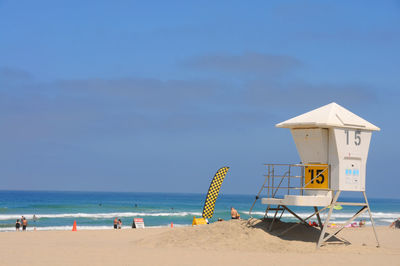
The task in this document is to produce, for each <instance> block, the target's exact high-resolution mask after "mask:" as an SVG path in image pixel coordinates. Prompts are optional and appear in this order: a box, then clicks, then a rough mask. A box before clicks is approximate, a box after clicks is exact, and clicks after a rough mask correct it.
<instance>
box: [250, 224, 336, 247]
mask: <svg viewBox="0 0 400 266" xmlns="http://www.w3.org/2000/svg"><path fill="white" fill-rule="evenodd" d="M271 222H272V219H262V220H260V219H254V218H252V219H249V220H248V221H247V226H248V227H252V228H256V229H261V230H263V231H265V232H266V233H268V234H270V235H273V236H277V237H279V238H281V239H284V240H290V241H304V242H314V243H317V242H318V240H319V237H320V234H321V230H320V228H319V227H310V226H308V225H305V224H298V225H297V226H296V227H294V228H293V229H291V230H290V231H288V232H286V233H285V234H282V232H284V231H285V230H286V229H288V228H290V227H291V226H293V225H295V224H297V223H286V222H282V221H280V220H275V222H274V224H273V227H272V230H271V231H269V228H270V225H271ZM326 236H328V234H327V233H325V237H326ZM327 242H329V243H332V244H334V243H338V244H339V243H340V244H344V242H343V240H341V239H339V238H337V237H335V236H333V237H331V238H330V239H329V240H328V241H327Z"/></svg>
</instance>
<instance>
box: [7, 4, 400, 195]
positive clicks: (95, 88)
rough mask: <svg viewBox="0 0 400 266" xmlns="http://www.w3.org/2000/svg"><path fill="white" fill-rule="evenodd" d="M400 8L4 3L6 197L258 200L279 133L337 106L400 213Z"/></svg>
mask: <svg viewBox="0 0 400 266" xmlns="http://www.w3.org/2000/svg"><path fill="white" fill-rule="evenodd" d="M399 25H400V2H399V1H379V2H377V1H351V2H349V1H251V2H244V1H218V3H215V1H208V2H201V3H195V2H189V1H146V2H145V3H144V2H143V1H64V2H63V3H61V2H60V1H4V0H0V29H1V31H0V161H1V171H0V174H1V176H2V186H1V189H24V190H53V189H54V190H101V191H162V192H199V193H205V192H206V191H207V189H208V185H209V182H210V180H211V178H212V176H213V175H214V173H215V172H216V170H217V169H218V168H219V167H221V166H225V165H227V166H230V167H231V169H230V171H229V173H228V176H227V178H226V181H225V183H224V185H223V187H222V192H223V193H231V194H256V193H257V191H258V189H259V187H260V185H261V184H262V182H263V174H264V168H263V163H296V162H298V161H299V160H300V159H299V157H298V154H297V151H296V148H295V145H294V142H293V140H292V137H291V135H290V132H289V130H287V129H279V128H275V127H274V125H275V124H276V123H279V122H281V121H283V120H286V119H288V118H291V117H293V116H296V115H298V114H301V113H304V112H306V111H309V110H311V109H314V108H317V107H320V106H322V105H325V104H328V103H330V102H333V101H334V102H337V103H338V104H340V105H342V106H344V107H346V108H347V109H349V110H351V111H352V112H354V113H356V114H358V115H360V116H361V117H363V118H365V119H366V120H368V121H370V122H371V123H373V124H376V125H377V126H379V127H380V128H381V129H382V130H381V131H380V132H377V133H374V134H373V138H372V143H371V147H370V154H369V158H368V166H367V168H368V174H367V175H368V177H367V192H368V195H370V196H371V197H394V198H398V197H399V193H398V188H399V187H400V178H399V174H398V167H396V165H397V163H398V157H399V155H398V152H399V150H400V144H399V140H398V139H399V138H398V132H399V131H400V126H399V123H398V117H399V115H400V108H399V105H398V102H399V100H400V90H399V84H400V72H399V70H400V52H399V47H400V27H399Z"/></svg>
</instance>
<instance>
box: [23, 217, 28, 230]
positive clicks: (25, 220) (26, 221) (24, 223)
mask: <svg viewBox="0 0 400 266" xmlns="http://www.w3.org/2000/svg"><path fill="white" fill-rule="evenodd" d="M27 226H28V220H27V219H26V218H25V217H24V220H22V231H26V227H27Z"/></svg>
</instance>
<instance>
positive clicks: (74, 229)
mask: <svg viewBox="0 0 400 266" xmlns="http://www.w3.org/2000/svg"><path fill="white" fill-rule="evenodd" d="M72 231H78V230H77V229H76V220H74V225H73V226H72Z"/></svg>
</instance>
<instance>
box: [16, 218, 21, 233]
mask: <svg viewBox="0 0 400 266" xmlns="http://www.w3.org/2000/svg"><path fill="white" fill-rule="evenodd" d="M20 227H21V222H20V221H19V219H17V222H16V223H15V230H16V231H19V228H20Z"/></svg>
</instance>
